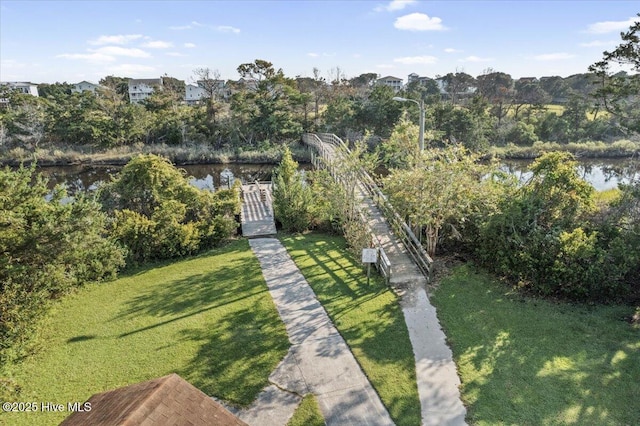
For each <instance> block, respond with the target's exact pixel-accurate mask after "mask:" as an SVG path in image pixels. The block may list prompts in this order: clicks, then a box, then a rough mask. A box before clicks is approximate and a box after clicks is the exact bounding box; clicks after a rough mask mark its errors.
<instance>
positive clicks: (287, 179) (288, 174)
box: [273, 147, 313, 232]
mask: <svg viewBox="0 0 640 426" xmlns="http://www.w3.org/2000/svg"><path fill="white" fill-rule="evenodd" d="M274 175H275V178H274V188H273V211H274V214H275V217H276V219H277V220H278V221H279V222H280V223H281V224H282V228H283V229H284V230H285V231H288V232H302V231H306V230H307V229H309V228H310V227H311V223H312V219H313V214H312V210H313V193H312V191H311V187H310V186H308V185H307V184H306V182H305V181H304V177H303V176H302V174H301V173H300V172H299V171H298V163H297V162H295V161H294V160H293V157H292V156H291V151H290V150H289V148H288V147H285V150H284V153H283V155H282V161H281V162H280V165H279V166H278V167H277V168H276V169H275V171H274Z"/></svg>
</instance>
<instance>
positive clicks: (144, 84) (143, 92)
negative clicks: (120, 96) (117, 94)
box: [129, 77, 162, 104]
mask: <svg viewBox="0 0 640 426" xmlns="http://www.w3.org/2000/svg"><path fill="white" fill-rule="evenodd" d="M156 88H162V77H160V78H139V79H133V78H132V79H131V80H129V101H130V102H131V103H132V104H137V103H140V102H142V101H144V100H145V99H147V98H148V97H149V96H151V94H152V93H153V92H154V91H155V90H156Z"/></svg>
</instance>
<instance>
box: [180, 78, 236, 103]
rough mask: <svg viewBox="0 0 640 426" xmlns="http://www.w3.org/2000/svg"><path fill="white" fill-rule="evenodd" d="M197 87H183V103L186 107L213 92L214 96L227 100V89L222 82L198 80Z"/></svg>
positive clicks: (192, 85) (190, 85)
mask: <svg viewBox="0 0 640 426" xmlns="http://www.w3.org/2000/svg"><path fill="white" fill-rule="evenodd" d="M196 83H197V85H194V84H187V85H186V86H185V97H184V99H185V101H186V103H187V105H194V104H196V103H198V102H199V101H201V100H202V99H205V98H208V97H209V95H210V93H211V92H213V95H214V96H217V97H219V98H225V99H226V98H227V97H228V96H229V89H228V88H227V87H226V84H225V82H224V80H208V81H205V80H198V81H197V82H196Z"/></svg>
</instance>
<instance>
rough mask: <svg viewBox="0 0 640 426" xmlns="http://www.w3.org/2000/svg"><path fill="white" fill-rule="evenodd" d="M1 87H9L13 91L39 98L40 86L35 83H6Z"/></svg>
mask: <svg viewBox="0 0 640 426" xmlns="http://www.w3.org/2000/svg"><path fill="white" fill-rule="evenodd" d="M0 86H4V87H8V88H9V89H11V90H13V91H16V92H20V93H24V94H25V95H31V96H36V97H38V85H37V84H34V83H29V82H26V81H5V82H0Z"/></svg>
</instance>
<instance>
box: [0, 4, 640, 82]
mask: <svg viewBox="0 0 640 426" xmlns="http://www.w3.org/2000/svg"><path fill="white" fill-rule="evenodd" d="M638 12H640V4H639V3H638V2H635V1H506V0H500V1H498V0H496V1H451V0H449V1H411V0H404V1H398V0H396V1H348V0H347V1H329V0H324V1H304V0H300V1H293V0H289V1H249V0H239V1H232V2H228V1H193V2H189V1H182V2H171V1H161V2H156V1H141V2H135V1H104V2H98V1H68V2H63V1H46V0H43V1H35V2H31V1H10V0H0V80H1V81H32V82H34V83H53V82H56V81H58V82H63V81H66V82H70V83H75V82H79V81H81V80H89V81H93V82H97V81H98V80H99V79H100V78H102V77H104V76H106V75H116V76H121V77H133V78H155V77H158V76H161V75H164V74H168V75H170V76H172V77H176V78H179V79H182V80H186V81H187V82H189V81H193V80H194V74H193V70H194V69H196V68H202V67H208V68H210V69H212V70H218V71H219V72H220V74H221V78H223V79H237V78H238V77H239V76H238V74H237V72H236V68H237V66H238V65H240V64H241V63H245V62H252V61H253V60H255V59H265V60H268V61H270V62H272V63H273V64H274V66H275V67H276V68H282V69H283V71H284V73H285V75H287V76H290V77H295V76H298V75H300V76H312V74H313V68H314V67H315V68H318V70H319V71H320V74H321V75H322V76H323V77H329V76H330V75H331V73H332V72H333V73H335V70H336V69H337V68H339V69H340V70H341V72H342V73H344V75H346V76H347V77H356V76H358V75H360V74H362V73H366V72H373V73H377V74H380V75H381V76H386V75H393V76H396V77H399V78H403V79H405V81H406V78H407V75H408V74H409V73H411V72H416V73H418V74H419V75H426V76H429V77H434V76H436V75H444V74H446V73H448V72H455V71H456V70H458V71H464V72H467V73H469V74H471V75H473V76H477V75H479V74H482V73H483V71H484V70H486V69H488V68H491V69H493V70H495V71H502V72H506V73H509V74H511V75H512V76H513V77H514V78H519V77H525V76H535V77H541V76H549V75H560V76H563V77H565V76H568V75H571V74H575V73H581V72H586V71H587V67H588V66H589V65H590V64H591V63H593V62H595V61H597V60H599V59H600V58H601V57H602V51H603V50H606V49H611V48H613V47H615V46H616V45H617V44H618V43H619V42H620V36H619V34H620V32H621V31H624V30H626V29H628V28H629V26H630V25H631V23H632V21H633V20H634V19H635V20H637V19H640V18H638V17H637V15H636V14H637V13H638Z"/></svg>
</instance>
